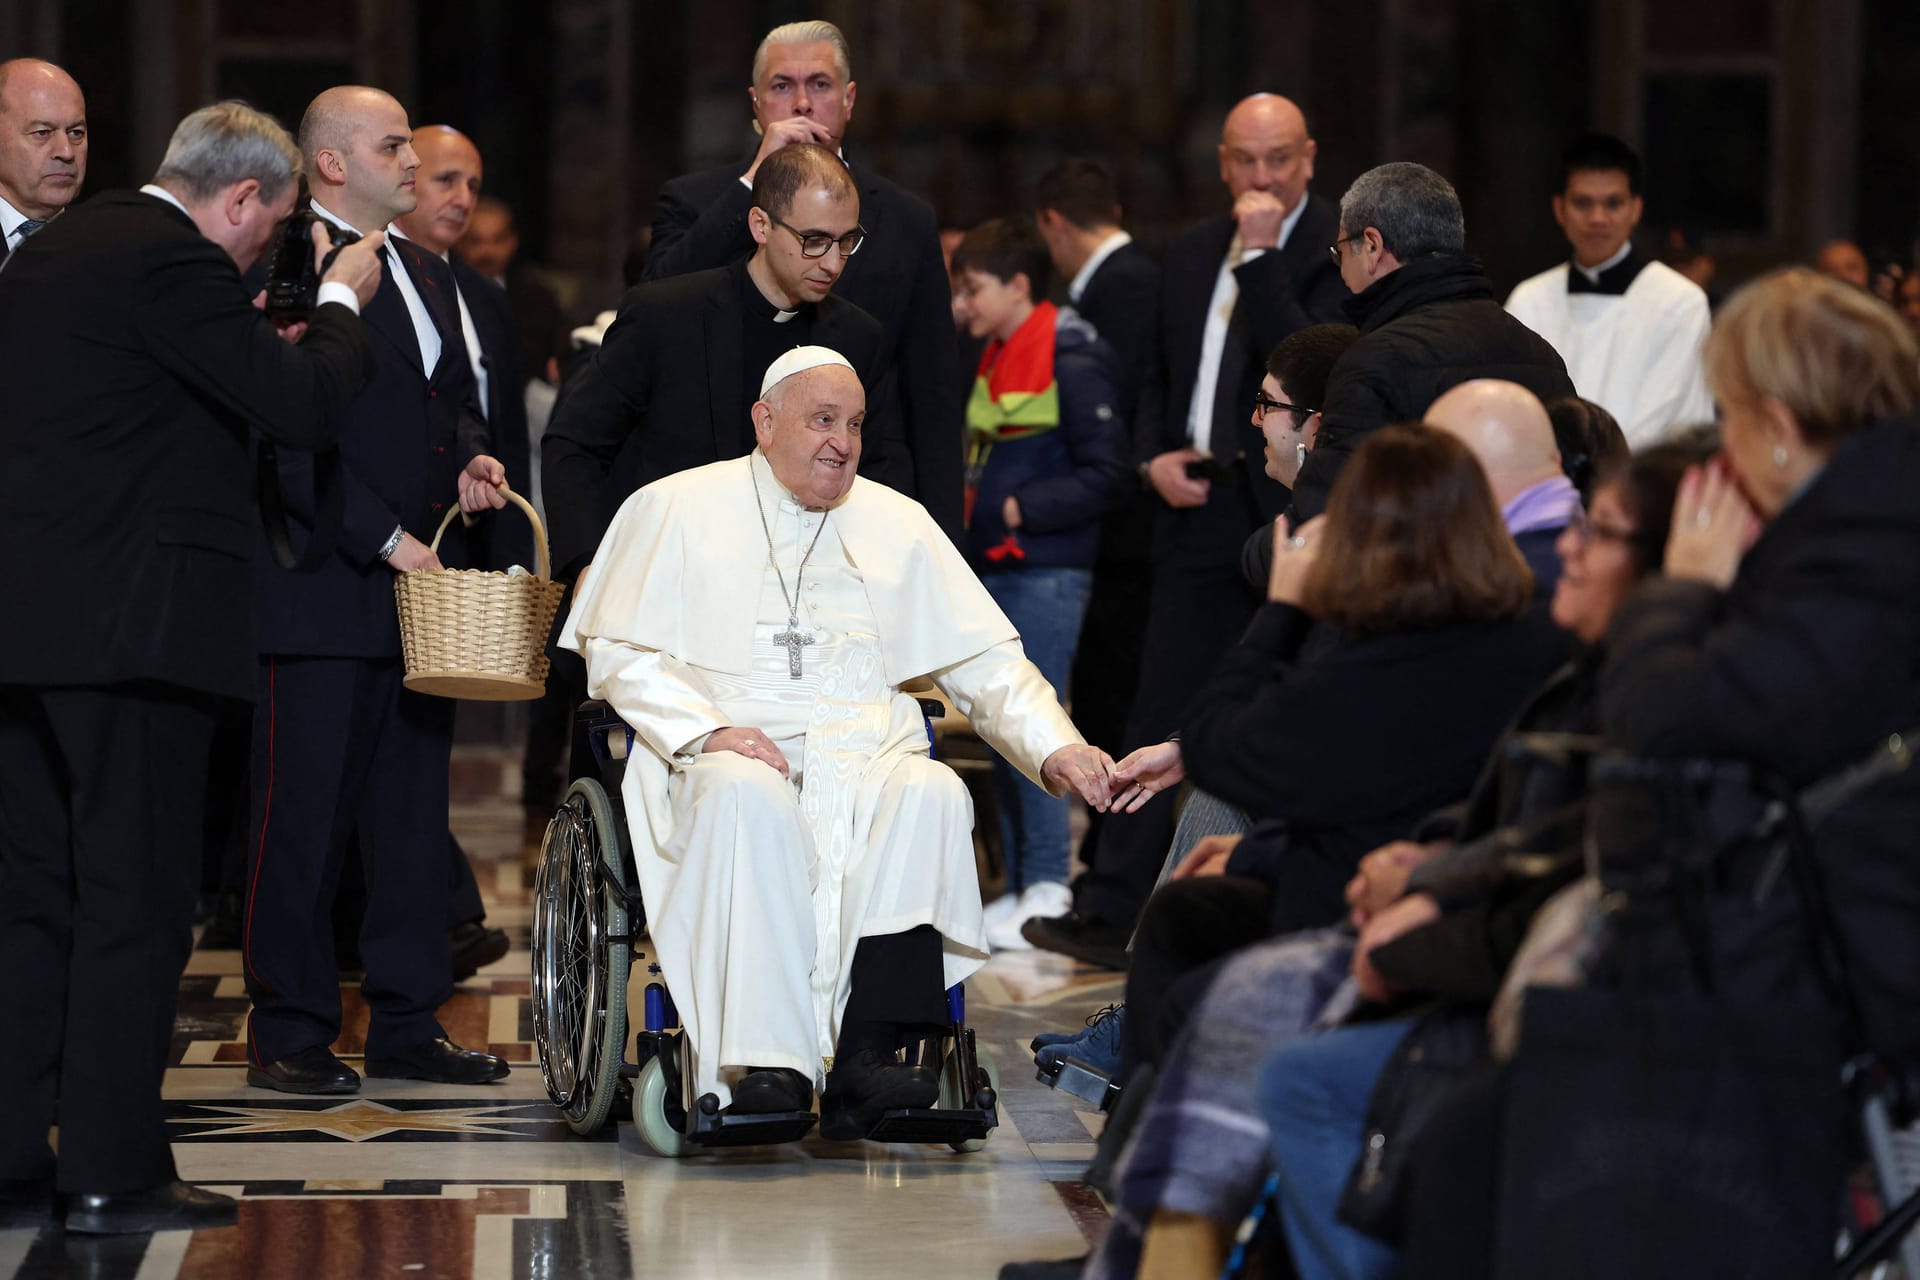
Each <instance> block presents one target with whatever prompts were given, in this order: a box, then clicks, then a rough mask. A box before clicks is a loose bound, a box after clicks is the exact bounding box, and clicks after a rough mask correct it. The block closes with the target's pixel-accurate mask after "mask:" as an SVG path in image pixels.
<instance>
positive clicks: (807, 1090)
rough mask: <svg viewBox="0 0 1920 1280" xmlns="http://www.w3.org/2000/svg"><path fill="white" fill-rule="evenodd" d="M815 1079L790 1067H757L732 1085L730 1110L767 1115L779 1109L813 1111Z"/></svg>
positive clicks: (744, 1113) (736, 1112) (750, 1114)
mask: <svg viewBox="0 0 1920 1280" xmlns="http://www.w3.org/2000/svg"><path fill="white" fill-rule="evenodd" d="M812 1109H813V1082H812V1081H811V1080H809V1079H807V1078H806V1077H805V1076H803V1075H801V1074H800V1073H799V1072H798V1071H794V1070H792V1069H790V1068H787V1067H755V1068H753V1069H752V1070H750V1071H748V1072H747V1074H745V1075H743V1076H741V1077H740V1083H738V1084H736V1085H734V1086H733V1105H732V1106H730V1107H728V1108H727V1110H728V1112H729V1113H731V1114H733V1115H737V1116H766V1115H773V1114H774V1113H775V1112H780V1111H811V1110H812Z"/></svg>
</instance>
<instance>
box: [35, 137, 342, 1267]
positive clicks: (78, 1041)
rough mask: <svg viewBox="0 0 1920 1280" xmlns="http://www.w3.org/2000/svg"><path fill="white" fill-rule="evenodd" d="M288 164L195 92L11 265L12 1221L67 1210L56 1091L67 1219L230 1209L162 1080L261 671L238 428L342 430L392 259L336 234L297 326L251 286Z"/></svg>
mask: <svg viewBox="0 0 1920 1280" xmlns="http://www.w3.org/2000/svg"><path fill="white" fill-rule="evenodd" d="M299 172H300V156H299V152H298V150H297V149H296V148H295V147H294V145H293V141H292V139H290V138H288V137H287V135H286V132H285V130H283V129H281V128H280V126H279V125H277V124H275V123H274V122H273V120H272V119H271V118H269V117H267V116H265V115H262V114H260V113H259V112H256V111H254V110H252V109H251V108H249V107H247V106H245V105H243V104H239V103H220V104H218V105H216V106H211V107H205V108H202V109H201V110H199V111H196V112H194V113H193V114H192V115H190V116H188V117H187V118H186V119H185V120H184V121H182V122H181V124H180V126H179V127H178V128H177V129H176V130H175V131H174V134H173V139H172V142H171V143H170V144H169V146H168V148H167V153H166V157H165V159H164V160H163V161H162V162H161V165H160V170H159V172H158V173H156V174H155V175H154V180H153V182H152V183H151V184H149V185H148V186H146V187H144V188H142V189H141V191H139V192H130V191H121V192H111V193H108V194H106V195H102V196H99V197H98V198H96V199H94V200H91V201H88V202H87V203H86V204H85V205H82V206H80V207H78V208H76V209H73V210H72V211H71V212H69V213H67V214H64V215H62V216H61V217H60V218H59V219H58V220H57V221H56V222H54V223H53V224H52V225H50V226H49V227H47V229H46V230H45V231H44V232H42V233H40V234H39V235H36V236H35V237H34V238H33V240H31V241H29V242H28V243H27V244H26V245H25V246H24V247H23V248H22V249H20V250H19V252H18V253H17V254H16V255H15V257H14V258H13V260H12V261H11V262H10V263H9V264H8V268H7V279H6V283H5V285H4V287H0V351H5V352H6V360H7V376H6V409H5V412H3V413H0V542H3V543H4V544H5V545H6V546H9V547H14V548H18V549H20V551H21V554H19V555H17V556H15V557H14V558H13V561H12V567H11V569H10V572H9V579H10V581H9V601H10V607H9V610H8V617H7V622H6V625H5V626H3V627H0V845H4V846H5V847H6V849H7V857H6V859H5V860H4V862H0V966H4V972H6V973H7V974H9V975H11V976H10V977H9V978H8V980H7V981H6V982H4V983H0V1026H5V1027H8V1028H10V1029H11V1034H12V1036H13V1043H12V1044H11V1045H10V1046H9V1047H8V1050H7V1052H6V1053H4V1054H0V1096H5V1097H6V1099H7V1105H6V1106H5V1107H4V1108H0V1227H12V1226H20V1225H28V1224H31V1223H33V1222H35V1221H38V1220H40V1219H44V1218H47V1217H48V1216H49V1215H50V1214H51V1213H52V1211H53V1209H54V1208H55V1198H54V1191H55V1185H56V1174H55V1157H54V1154H53V1152H52V1151H51V1150H49V1148H48V1144H47V1135H48V1130H49V1128H50V1127H51V1126H52V1125H53V1124H54V1121H55V1111H56V1105H57V1108H58V1121H59V1128H60V1151H59V1157H58V1172H57V1186H58V1190H59V1192H60V1193H61V1194H62V1195H64V1196H65V1197H66V1200H67V1219H66V1223H67V1229H68V1230H69V1231H81V1232H121V1231H152V1230H160V1229H165V1228H172V1227H198V1226H217V1225H220V1224H222V1223H227V1222H232V1221H233V1219H234V1204H233V1201H232V1200H231V1199H229V1198H228V1197H226V1196H217V1195H213V1194H210V1193H208V1192H204V1191H201V1190H199V1189H197V1188H193V1187H188V1186H185V1185H183V1184H181V1183H180V1182H179V1181H178V1175H177V1173H176V1172H175V1169H174V1164H173V1156H172V1152H171V1149H170V1147H169V1146H168V1134H167V1131H166V1129H167V1126H166V1120H165V1117H164V1114H163V1111H162V1108H161V1102H160V1082H161V1077H162V1075H163V1073H164V1071H165V1068H166V1064H167V1049H168V1041H169V1038H170V1036H171V1034H172V1030H173V1010H174V1000H175V997H176V995H177V993H178V989H179V981H180V973H181V970H182V969H183V968H184V967H185V964H186V958H187V952H188V949H189V947H190V946H191V943H192V936H191V932H190V930H191V926H192V919H193V903H194V891H195V889H196V887H197V886H198V884H199V879H200V876H199V865H200V841H201V835H202V831H201V823H200V815H201V797H202V796H203V795H204V794H205V792H206V790H207V783H208V778H207V769H208V752H209V749H210V747H211V743H212V737H213V727H214V723H215V721H216V719H217V718H218V717H219V716H220V715H221V714H222V713H223V709H224V708H225V707H227V706H229V705H231V704H232V703H234V702H235V701H244V700H246V699H249V698H251V697H252V696H253V690H254V660H255V653H256V649H255V644H254V599H253V568H252V565H251V558H252V555H253V551H254V543H255V541H256V539H257V538H258V537H259V534H258V533H256V532H255V531H254V525H255V517H254V514H253V503H252V498H251V482H252V471H251V468H250V467H249V464H248V457H247V431H248V428H249V426H252V427H253V428H255V429H257V430H259V431H260V432H261V433H262V434H263V435H264V436H266V437H268V438H271V439H273V440H276V441H278V442H280V443H281V444H283V445H287V446H291V447H293V448H298V449H315V448H320V447H322V446H325V445H328V444H330V443H331V442H332V441H333V439H334V438H335V436H336V435H337V434H338V432H339V430H340V427H341V424H342V423H343V421H344V419H345V415H346V411H347V407H348V405H349V404H351V403H352V401H353V398H354V397H355V396H356V395H357V394H359V392H360V390H361V388H362V387H364V386H365V385H366V383H367V380H368V378H369V377H370V376H371V374H372V371H373V359H372V355H371V353H370V351H369V349H368V344H367V340H366V337H365V334H364V333H363V331H362V329H361V324H360V321H359V320H358V319H356V318H355V313H356V312H357V311H358V309H359V308H360V306H361V305H362V304H363V303H364V302H366V301H368V300H370V299H371V298H372V297H373V293H374V286H375V285H376V284H377V283H378V281H379V278H380V273H379V265H378V261H377V259H376V256H375V255H376V254H377V252H378V249H379V244H380V238H379V237H378V236H374V237H371V238H370V239H369V240H368V241H367V242H366V243H364V244H363V245H358V246H354V247H352V248H350V249H348V250H346V251H344V252H342V253H341V255H340V256H339V258H338V260H337V261H335V262H334V264H333V266H332V267H331V268H330V269H329V270H328V272H327V274H326V277H325V283H323V284H322V285H321V289H320V300H319V301H320V305H319V306H318V307H317V308H316V309H315V310H314V312H313V314H312V317H311V319H310V320H309V322H308V323H307V324H306V325H305V326H302V328H304V333H305V337H304V338H303V339H302V340H301V341H299V343H298V344H297V345H294V344H290V343H289V342H287V341H283V339H282V337H281V336H280V335H276V334H275V332H274V329H273V326H272V325H271V324H270V323H268V321H267V319H266V317H265V316H264V315H263V314H262V313H261V312H260V311H258V310H256V309H255V308H253V307H252V306H249V305H248V300H247V295H246V292H245V289H244V286H243V285H242V284H241V274H242V272H244V271H245V270H246V269H247V268H249V267H251V266H252V265H253V263H254V262H255V261H256V260H257V259H258V258H259V257H260V255H261V253H262V251H263V249H264V248H265V246H266V244H267V243H268V240H269V239H270V238H271V237H272V236H273V234H274V232H275V231H276V229H277V227H278V224H279V222H280V221H281V220H282V219H284V218H285V217H286V216H287V214H288V212H289V211H291V209H292V208H293V202H294V198H295V196H296V195H297V193H298V187H299V183H298V177H299ZM320 239H322V240H323V239H324V238H320ZM318 256H319V254H318V250H317V249H316V257H318ZM296 332H297V331H296Z"/></svg>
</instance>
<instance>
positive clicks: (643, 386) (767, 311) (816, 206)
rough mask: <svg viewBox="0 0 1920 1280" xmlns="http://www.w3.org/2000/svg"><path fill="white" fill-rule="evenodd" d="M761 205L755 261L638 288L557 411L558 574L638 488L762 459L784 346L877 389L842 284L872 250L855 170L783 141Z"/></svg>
mask: <svg viewBox="0 0 1920 1280" xmlns="http://www.w3.org/2000/svg"><path fill="white" fill-rule="evenodd" d="M750 199H751V200H752V202H753V207H752V209H751V210H750V211H749V214H748V217H747V227H748V234H749V236H750V238H751V239H750V242H751V243H752V244H754V245H755V246H756V248H755V251H754V254H753V257H752V258H751V259H750V260H748V261H746V262H735V263H733V264H731V265H729V266H724V267H720V268H717V269H715V270H712V271H699V272H695V273H693V274H692V275H686V276H680V277H677V278H675V279H672V280H663V281H660V282H659V283H656V284H643V285H641V286H639V287H638V288H636V289H634V290H632V291H631V292H629V293H628V294H627V296H626V299H625V300H624V301H623V302H622V303H621V305H620V317H619V319H617V320H615V321H614V323H613V326H612V327H611V328H610V329H608V330H607V334H606V338H605V339H604V340H603V341H602V343H601V345H600V349H599V350H598V351H597V352H596V353H595V354H594V356H593V360H592V363H591V364H589V365H588V366H587V367H586V368H584V369H583V370H581V371H580V373H579V374H578V375H577V376H576V377H575V378H574V379H573V380H572V381H571V382H570V383H569V384H568V387H567V393H566V396H565V398H564V399H563V400H562V401H561V403H560V406H559V408H557V409H556V410H555V411H554V415H553V421H552V422H551V423H549V424H548V426H547V433H546V435H545V436H544V437H542V439H541V442H540V457H541V474H542V478H543V481H542V482H543V489H544V492H545V495H546V503H547V512H548V515H549V518H550V522H551V526H552V533H553V562H554V565H555V568H556V574H557V576H559V577H562V578H565V579H567V580H569V581H571V580H572V579H573V578H574V577H576V576H577V575H578V574H579V571H580V569H581V568H582V566H584V565H585V564H586V563H587V561H588V560H589V559H590V558H591V557H592V555H593V552H594V549H595V548H596V547H597V546H598V545H599V543H600V535H601V534H602V533H604V532H605V531H606V528H607V525H608V524H609V523H610V522H611V521H612V519H613V515H614V512H616V511H618V510H619V508H620V504H621V503H622V502H624V501H625V500H626V498H627V495H628V494H630V493H632V492H634V491H635V490H636V489H639V488H641V487H642V486H644V485H647V484H651V483H652V482H653V481H655V480H658V479H660V478H661V477H662V476H669V475H672V474H673V473H675V472H676V471H685V470H687V469H689V468H691V467H698V466H704V465H705V464H706V463H709V462H719V461H722V460H723V459H727V458H740V457H745V456H746V455H747V454H749V453H752V452H753V447H754V442H753V421H752V418H751V415H750V414H749V413H748V409H749V408H750V407H751V406H752V404H753V389H754V387H755V386H756V385H757V383H756V381H755V380H756V379H757V378H758V377H759V374H760V371H764V370H765V369H766V367H767V366H768V365H770V364H772V363H773V361H774V360H775V359H777V358H778V357H779V356H780V355H781V354H782V353H783V352H786V351H789V350H792V349H793V348H794V347H796V346H822V347H830V348H832V349H833V350H835V351H838V352H839V353H840V354H841V355H843V356H845V357H847V359H848V360H849V361H851V362H852V363H853V367H854V369H855V370H856V371H857V372H858V373H859V374H860V376H861V379H862V381H864V382H867V383H868V385H872V384H871V379H872V378H873V376H874V371H875V369H876V368H878V366H879V361H880V360H881V358H882V357H881V350H882V347H883V344H884V337H883V335H882V333H881V330H880V325H879V324H878V323H877V322H876V321H875V320H874V318H873V317H872V316H870V315H868V314H867V313H866V312H864V311H862V310H861V309H860V308H859V307H856V306H854V305H853V304H852V303H850V302H847V301H845V300H844V299H842V298H839V297H836V296H834V294H833V292H832V291H833V290H834V288H835V287H836V285H837V283H838V281H839V280H840V278H841V272H842V271H844V270H846V269H847V268H848V267H849V266H850V264H851V263H853V262H856V261H858V260H859V255H861V254H864V253H865V252H866V251H867V244H866V241H865V239H864V238H863V227H862V208H863V206H862V205H861V203H860V194H859V191H858V190H857V188H856V187H855V186H854V182H853V179H852V177H851V176H850V175H849V174H848V173H847V169H846V166H845V165H843V164H841V163H840V162H839V161H838V160H836V159H834V157H833V154H832V153H831V152H829V151H826V150H824V149H823V148H820V147H817V146H813V145H811V144H806V143H801V144H795V145H793V146H789V147H785V148H783V149H781V150H780V151H777V152H775V153H774V154H773V155H772V156H771V157H769V158H768V160H767V161H766V162H764V163H763V164H761V165H760V166H759V171H758V173H757V174H756V175H755V178H754V186H753V193H752V195H751V197H750ZM949 345H951V336H950V335H949ZM954 438H955V439H956V440H957V439H958V438H959V436H958V434H957V433H956V435H955V437H954Z"/></svg>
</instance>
